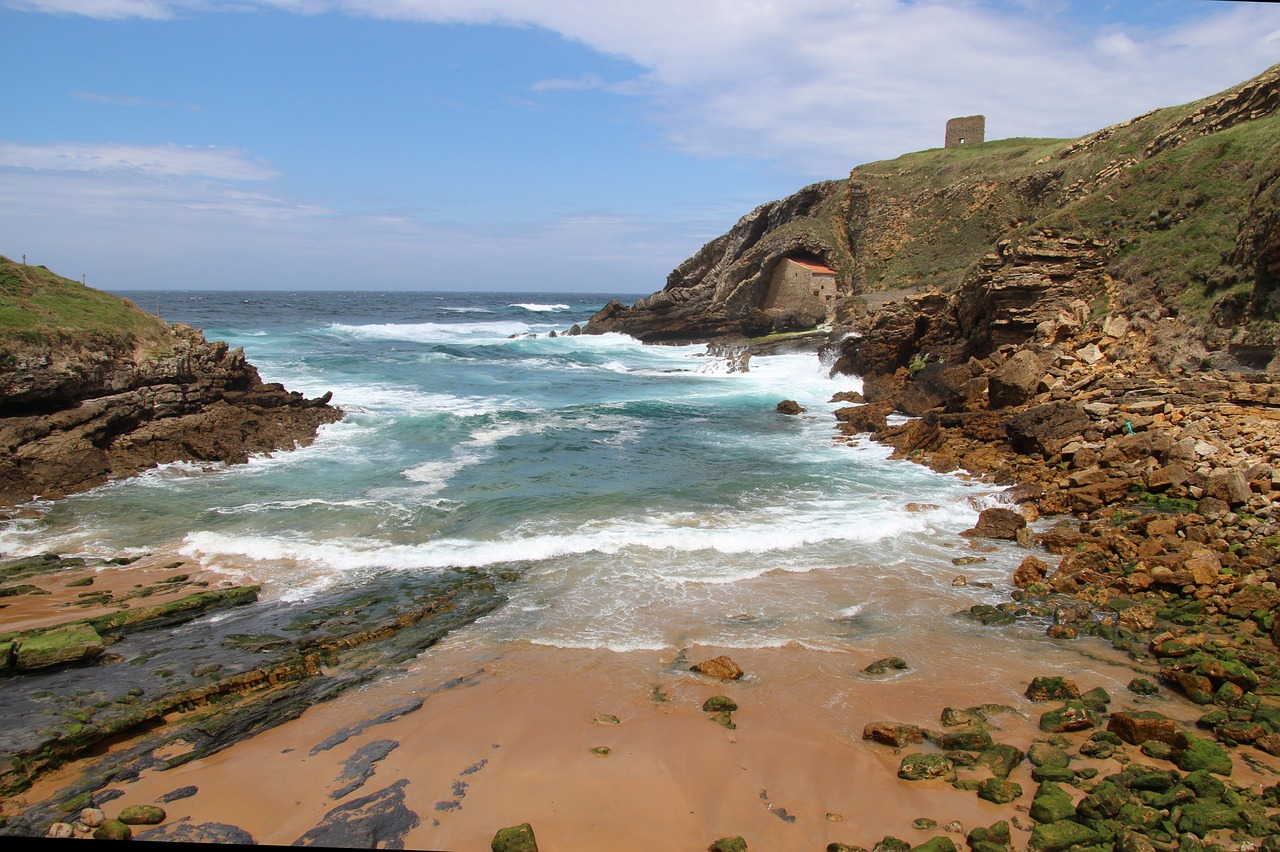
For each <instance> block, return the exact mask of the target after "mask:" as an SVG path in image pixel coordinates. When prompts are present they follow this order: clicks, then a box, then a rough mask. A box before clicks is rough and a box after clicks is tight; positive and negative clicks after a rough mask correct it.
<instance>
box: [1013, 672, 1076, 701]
mask: <svg viewBox="0 0 1280 852" xmlns="http://www.w3.org/2000/svg"><path fill="white" fill-rule="evenodd" d="M1025 694H1026V696H1027V698H1029V699H1030V700H1032V701H1065V700H1068V699H1071V698H1079V697H1080V687H1078V686H1076V684H1075V682H1074V681H1071V680H1067V679H1066V678H1064V677H1057V676H1052V677H1047V676H1046V677H1037V678H1033V679H1032V681H1031V683H1030V684H1029V685H1028V686H1027V691H1026V693H1025Z"/></svg>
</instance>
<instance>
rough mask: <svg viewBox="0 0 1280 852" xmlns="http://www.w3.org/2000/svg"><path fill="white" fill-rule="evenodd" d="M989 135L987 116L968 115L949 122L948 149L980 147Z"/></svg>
mask: <svg viewBox="0 0 1280 852" xmlns="http://www.w3.org/2000/svg"><path fill="white" fill-rule="evenodd" d="M986 135H987V117H986V116H985V115H966V116H964V117H963V118H953V119H951V120H950V121H948V122H947V141H946V147H947V148H955V147H957V146H960V145H980V144H982V143H983V142H984V141H985V139H986Z"/></svg>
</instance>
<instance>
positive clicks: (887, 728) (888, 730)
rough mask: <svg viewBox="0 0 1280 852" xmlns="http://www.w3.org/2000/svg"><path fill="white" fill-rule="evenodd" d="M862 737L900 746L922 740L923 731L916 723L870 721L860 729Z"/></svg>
mask: <svg viewBox="0 0 1280 852" xmlns="http://www.w3.org/2000/svg"><path fill="white" fill-rule="evenodd" d="M862 738H863V739H864V740H872V741H873V742H878V743H881V744H883V745H887V746H893V747H894V748H902V747H903V746H906V745H911V744H913V743H918V742H922V741H923V740H924V731H922V730H921V729H920V728H919V727H917V726H916V725H903V724H899V723H897V722H871V723H869V724H867V725H866V726H865V727H863V729H862Z"/></svg>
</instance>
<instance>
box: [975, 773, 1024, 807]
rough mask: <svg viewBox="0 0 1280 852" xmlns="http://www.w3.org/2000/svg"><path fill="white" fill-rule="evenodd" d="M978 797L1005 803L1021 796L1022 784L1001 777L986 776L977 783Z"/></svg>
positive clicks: (995, 802)
mask: <svg viewBox="0 0 1280 852" xmlns="http://www.w3.org/2000/svg"><path fill="white" fill-rule="evenodd" d="M978 798H979V799H985V800H986V801H988V802H993V803H994V804H997V805H1007V804H1009V803H1010V802H1016V801H1017V800H1018V799H1020V798H1022V785H1021V784H1016V783H1014V782H1013V781H1007V780H1005V779H1003V778H987V779H985V780H984V781H982V782H981V783H979V784H978Z"/></svg>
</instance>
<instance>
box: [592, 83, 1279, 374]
mask: <svg viewBox="0 0 1280 852" xmlns="http://www.w3.org/2000/svg"><path fill="white" fill-rule="evenodd" d="M1277 108H1280V66H1276V67H1274V68H1271V69H1269V70H1268V71H1266V72H1265V73H1263V74H1261V75H1259V76H1258V77H1256V78H1255V79H1253V80H1250V81H1247V82H1246V83H1243V84H1241V85H1239V86H1236V87H1234V88H1233V89H1231V90H1228V91H1227V92H1224V93H1222V94H1220V95H1216V96H1213V97H1210V98H1206V99H1204V100H1203V101H1200V102H1197V103H1194V104H1190V105H1187V106H1184V107H1176V108H1170V109H1161V110H1154V111H1152V112H1149V113H1146V114H1144V115H1142V116H1139V117H1137V118H1134V119H1132V120H1129V121H1126V122H1122V123H1120V124H1117V125H1114V126H1112V127H1108V128H1104V129H1103V130H1100V131H1097V132H1095V133H1092V134H1089V135H1088V136H1085V137H1082V138H1080V139H1077V140H1072V141H1065V142H1064V140H1043V139H1007V140H999V141H993V142H987V143H984V144H982V145H978V146H972V147H968V148H966V149H965V151H964V152H963V155H961V154H960V153H957V152H956V150H955V149H935V150H932V151H922V152H917V153H914V154H908V155H905V156H903V157H900V158H898V159H897V160H893V161H888V162H880V163H871V164H868V165H864V166H859V167H858V168H856V169H854V170H853V171H852V172H851V174H850V176H849V177H848V179H846V180H843V181H829V182H827V183H824V184H817V185H815V186H811V187H807V188H805V189H803V190H801V191H800V192H799V193H797V194H796V195H794V196H791V197H790V198H787V199H784V200H782V201H777V202H771V203H770V204H766V205H762V206H761V207H759V208H757V209H756V210H755V211H753V212H752V213H750V214H749V215H747V216H745V217H743V219H742V220H740V221H739V222H738V224H737V225H735V226H734V228H733V229H732V230H730V231H729V232H728V233H726V234H724V235H723V236H721V237H718V238H717V239H715V240H713V241H712V242H710V243H708V244H707V245H706V246H704V247H703V248H702V249H701V250H700V251H699V252H698V253H697V254H696V255H695V256H694V257H692V258H690V259H689V260H687V261H685V263H683V264H681V265H680V267H678V268H677V269H676V270H675V271H674V272H673V273H672V274H671V276H670V277H669V278H668V282H667V286H666V287H665V288H664V289H663V290H662V291H660V292H658V293H654V294H653V295H651V296H648V297H646V298H644V299H641V300H639V301H638V302H636V303H635V304H634V305H632V306H625V305H623V304H621V303H618V302H613V303H610V304H609V305H608V306H606V308H605V309H604V310H602V311H601V312H600V313H599V314H597V315H596V316H595V317H593V318H592V320H591V322H590V323H589V324H588V326H587V329H586V330H587V331H589V332H605V331H619V332H625V333H628V334H632V335H634V336H636V337H638V338H640V339H642V340H647V341H677V340H679V341H688V340H705V339H707V338H712V337H725V336H746V337H751V336H754V335H763V334H765V333H768V332H773V331H777V330H780V329H784V328H785V329H788V330H795V329H797V328H799V327H802V326H803V325H804V324H805V323H806V322H807V324H808V325H810V326H814V325H819V324H821V322H822V320H821V319H819V318H815V317H808V318H807V319H806V318H805V317H804V316H803V314H804V311H803V310H801V308H800V306H797V307H796V310H795V311H792V312H788V311H787V310H786V306H785V305H783V306H779V305H777V304H775V301H776V300H773V299H771V294H770V292H769V282H770V278H771V276H772V273H773V270H774V267H775V266H776V264H777V263H778V262H779V261H780V260H782V259H783V258H788V257H796V256H799V255H806V256H810V257H816V258H818V259H820V260H821V261H822V262H824V263H825V264H826V265H828V266H829V267H831V268H832V269H834V270H835V271H836V275H837V285H838V293H837V296H836V299H835V304H834V310H833V311H832V312H831V314H830V315H829V316H828V317H827V319H826V321H828V322H831V323H833V324H834V325H835V327H836V329H837V330H838V331H839V330H850V331H855V332H857V334H858V336H857V337H855V338H853V339H850V340H849V341H848V342H847V344H846V345H845V346H844V347H843V350H842V351H840V352H838V353H836V354H837V355H838V356H842V357H843V358H844V359H846V360H845V366H846V367H848V368H849V369H850V370H851V371H853V372H857V373H859V374H862V375H868V374H875V373H879V374H883V375H891V374H892V373H893V371H894V370H895V369H896V368H898V367H906V366H909V365H910V364H911V362H912V360H913V359H914V358H917V357H923V358H925V361H926V362H927V361H928V358H929V356H932V357H933V358H934V359H937V360H943V359H945V360H946V361H947V362H949V363H956V362H958V361H964V360H966V359H968V358H970V357H977V358H985V357H987V356H989V355H991V354H992V353H993V352H995V351H997V350H999V349H1000V348H1001V347H1003V346H1021V345H1023V344H1024V343H1026V342H1028V341H1035V342H1037V343H1038V344H1039V345H1041V346H1046V347H1047V346H1052V345H1054V344H1056V343H1057V342H1058V341H1060V340H1061V339H1063V338H1066V337H1072V336H1078V335H1079V331H1080V330H1081V328H1083V327H1084V326H1086V325H1089V324H1090V323H1092V322H1095V321H1096V320H1098V318H1099V317H1105V316H1106V314H1107V313H1108V312H1109V311H1111V310H1114V309H1115V308H1123V309H1124V310H1125V312H1126V314H1127V320H1128V321H1130V322H1134V323H1137V324H1138V325H1139V326H1142V327H1144V328H1153V327H1154V326H1156V325H1157V324H1163V327H1162V328H1161V329H1160V330H1159V333H1158V334H1154V335H1152V337H1153V341H1152V346H1151V349H1150V355H1151V357H1152V359H1153V360H1155V361H1156V362H1157V363H1159V364H1160V365H1161V366H1163V367H1171V366H1182V367H1187V366H1191V365H1196V364H1199V363H1200V362H1201V361H1206V360H1207V361H1208V362H1209V363H1211V364H1212V366H1215V367H1219V368H1224V369H1233V368H1234V369H1239V368H1241V367H1244V368H1248V369H1263V368H1266V367H1267V365H1268V364H1270V363H1272V362H1273V361H1275V360H1276V358H1277V350H1276V344H1275V334H1274V323H1275V322H1276V321H1277V319H1278V318H1280V291H1278V289H1277V283H1276V282H1277V280H1278V278H1277V271H1278V270H1280V180H1278V178H1280V143H1277V141H1276V140H1277V139H1280V119H1277ZM774 295H776V294H774ZM885 302H889V305H888V306H885V307H881V306H882V305H883V303H885ZM766 305H768V306H769V308H768V309H766ZM1276 369H1280V364H1277V367H1276Z"/></svg>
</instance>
